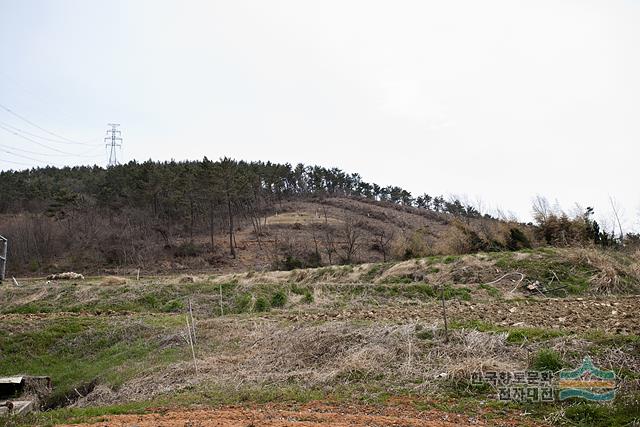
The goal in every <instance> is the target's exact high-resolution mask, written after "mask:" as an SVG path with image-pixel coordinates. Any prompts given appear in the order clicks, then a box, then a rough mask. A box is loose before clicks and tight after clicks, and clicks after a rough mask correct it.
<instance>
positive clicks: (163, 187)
mask: <svg viewBox="0 0 640 427" xmlns="http://www.w3.org/2000/svg"><path fill="white" fill-rule="evenodd" d="M0 195H1V198H0V213H19V212H31V213H39V212H45V211H46V212H47V213H48V214H49V215H51V216H65V215H67V214H69V211H72V210H77V209H82V208H83V207H91V206H96V207H100V208H102V209H107V210H111V209H113V210H120V209H123V208H141V209H145V210H148V211H149V212H150V213H152V214H153V215H154V216H157V217H168V218H176V219H177V218H180V217H183V216H184V215H189V216H190V215H191V214H190V212H191V211H199V210H207V209H209V208H210V206H211V205H212V204H213V205H218V204H225V203H227V202H230V203H231V204H232V205H233V207H234V208H239V207H241V206H245V207H246V206H248V205H257V207H258V208H260V207H261V206H263V205H264V204H269V203H274V202H278V201H281V200H282V199H283V198H284V199H290V198H292V197H297V198H300V197H305V196H319V195H320V196H322V195H326V196H358V197H363V198H367V199H371V200H378V201H388V202H391V203H395V204H399V205H405V206H416V207H420V208H425V209H430V210H433V211H436V212H448V213H452V214H455V215H463V216H469V217H477V216H479V215H480V214H479V212H478V211H477V210H476V209H475V208H473V207H472V206H466V205H464V204H463V203H461V202H460V201H457V200H445V199H444V198H443V197H442V196H435V197H432V196H429V195H428V194H423V195H421V196H418V197H413V196H412V195H411V193H409V192H408V191H406V190H404V189H402V188H400V187H396V186H387V187H382V186H379V185H377V184H375V183H368V182H365V181H363V180H362V179H361V177H360V175H359V174H357V173H347V172H344V171H342V170H340V169H338V168H330V169H329V168H324V167H319V166H305V165H303V164H298V165H296V166H295V167H294V166H292V165H290V164H278V163H271V162H266V163H264V162H244V161H235V160H231V159H228V158H225V159H221V160H219V161H210V160H208V159H207V158H204V160H202V161H185V162H175V161H172V162H153V161H147V162H144V163H138V162H135V161H132V162H129V163H127V164H125V165H120V166H116V167H111V168H108V169H104V168H101V167H98V166H93V167H86V166H80V167H73V168H69V167H66V168H54V167H46V168H38V169H31V170H24V171H5V172H0Z"/></svg>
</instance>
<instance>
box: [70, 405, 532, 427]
mask: <svg viewBox="0 0 640 427" xmlns="http://www.w3.org/2000/svg"><path fill="white" fill-rule="evenodd" d="M486 425H496V426H515V425H530V426H534V425H536V424H534V423H532V422H529V420H526V419H518V420H515V419H511V420H509V419H502V420H500V419H492V420H491V424H487V423H486V422H485V421H481V420H479V419H478V418H477V417H476V416H473V415H472V414H453V413H447V412H442V411H436V410H430V411H416V410H414V409H412V408H408V407H404V406H402V407H395V406H394V407H384V408H379V407H369V406H357V405H349V406H330V405H327V404H321V403H316V404H310V405H304V406H302V407H299V408H286V407H281V406H274V405H263V406H255V407H250V408H245V407H240V406H230V407H223V408H219V409H195V410H194V409H189V410H168V411H158V412H154V413H150V414H144V415H114V416H110V417H107V418H105V419H104V420H102V421H99V422H96V423H93V424H80V425H77V424H76V425H75V426H76V427H83V426H85V427H87V426H93V427H103V426H105V427H107V426H110V427H124V426H137V427H178V426H180V427H187V426H188V427H214V426H215V427H222V426H224V427H236V426H237V427H250V426H270V427H284V426H297V427H315V426H333V427H343V426H345V427H346V426H349V427H356V426H406V427H414V426H415V427H417V426H426V427H454V426H486Z"/></svg>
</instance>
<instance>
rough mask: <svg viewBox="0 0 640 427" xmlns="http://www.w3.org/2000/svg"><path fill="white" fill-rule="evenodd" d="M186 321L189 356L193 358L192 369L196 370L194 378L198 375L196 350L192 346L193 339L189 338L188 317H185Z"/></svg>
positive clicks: (189, 326)
mask: <svg viewBox="0 0 640 427" xmlns="http://www.w3.org/2000/svg"><path fill="white" fill-rule="evenodd" d="M185 319H186V320H187V336H188V337H189V345H190V346H191V355H192V356H193V367H194V368H195V370H196V376H197V375H198V362H196V349H195V347H194V346H193V338H192V337H191V325H189V315H188V314H186V315H185Z"/></svg>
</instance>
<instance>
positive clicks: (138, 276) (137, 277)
mask: <svg viewBox="0 0 640 427" xmlns="http://www.w3.org/2000/svg"><path fill="white" fill-rule="evenodd" d="M136 280H140V269H138V275H137V276H136Z"/></svg>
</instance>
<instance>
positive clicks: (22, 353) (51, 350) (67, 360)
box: [0, 317, 186, 402]
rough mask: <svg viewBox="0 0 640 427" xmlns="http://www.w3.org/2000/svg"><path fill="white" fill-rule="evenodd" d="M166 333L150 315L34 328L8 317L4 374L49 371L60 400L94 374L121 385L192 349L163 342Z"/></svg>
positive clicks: (61, 321) (2, 339) (0, 363)
mask: <svg viewBox="0 0 640 427" xmlns="http://www.w3.org/2000/svg"><path fill="white" fill-rule="evenodd" d="M165 322H167V320H166V319H165ZM165 335H166V326H165V327H162V328H160V327H158V324H157V323H156V324H150V323H147V322H146V320H145V319H144V318H138V319H128V320H126V321H119V320H110V319H96V318H82V317H68V318H57V319H50V320H47V321H42V322H38V323H37V324H36V325H30V326H29V327H28V328H25V327H23V326H22V325H20V324H19V322H12V323H11V324H8V323H7V324H5V325H3V328H2V329H1V330H0V356H1V357H0V375H16V374H27V375H48V376H50V377H51V379H52V382H53V385H54V393H53V395H52V396H51V397H50V400H51V402H56V401H58V400H61V399H63V396H64V395H66V394H68V393H70V392H71V391H72V390H73V388H76V387H81V386H82V385H85V384H88V383H90V382H91V381H93V380H98V381H99V382H104V383H107V384H110V385H113V386H117V385H119V384H122V383H123V382H124V381H126V380H127V379H129V378H132V377H133V376H134V375H135V374H136V373H138V372H140V371H142V370H143V369H144V370H146V369H153V367H155V366H164V365H166V364H169V363H171V362H173V361H177V360H179V359H180V358H181V357H182V356H183V354H186V351H183V349H182V348H176V347H173V346H169V347H166V348H162V346H161V341H162V338H163V336H165ZM185 348H186V347H185Z"/></svg>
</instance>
